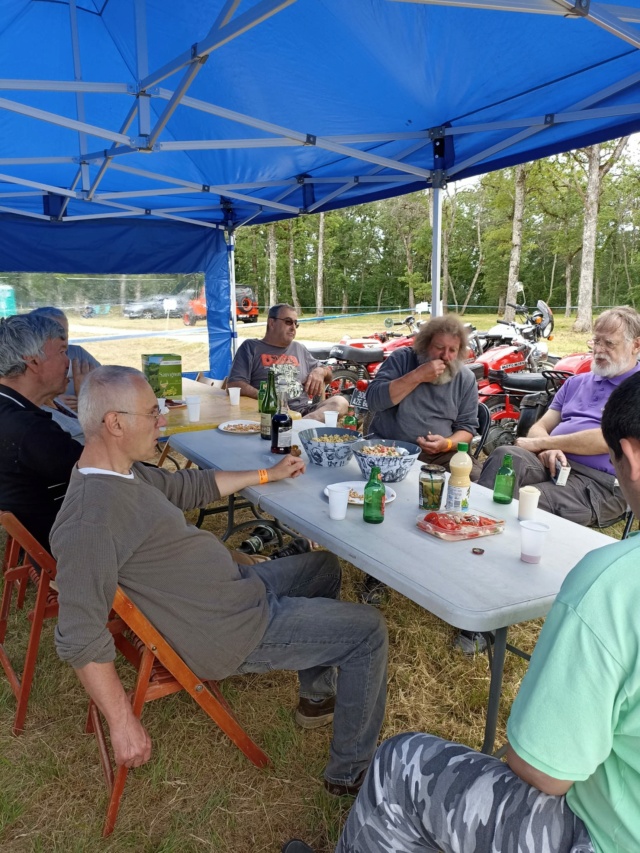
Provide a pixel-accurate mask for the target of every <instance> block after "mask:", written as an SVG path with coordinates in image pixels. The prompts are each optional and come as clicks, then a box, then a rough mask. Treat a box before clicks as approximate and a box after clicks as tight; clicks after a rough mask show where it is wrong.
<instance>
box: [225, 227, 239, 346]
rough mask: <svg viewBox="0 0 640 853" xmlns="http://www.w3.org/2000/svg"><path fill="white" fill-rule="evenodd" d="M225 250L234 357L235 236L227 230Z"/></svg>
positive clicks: (235, 327)
mask: <svg viewBox="0 0 640 853" xmlns="http://www.w3.org/2000/svg"><path fill="white" fill-rule="evenodd" d="M227 252H228V255H229V290H230V293H229V298H230V300H231V302H230V308H229V310H230V311H231V357H232V358H235V355H236V350H237V349H238V321H237V319H236V236H235V233H234V232H233V231H227Z"/></svg>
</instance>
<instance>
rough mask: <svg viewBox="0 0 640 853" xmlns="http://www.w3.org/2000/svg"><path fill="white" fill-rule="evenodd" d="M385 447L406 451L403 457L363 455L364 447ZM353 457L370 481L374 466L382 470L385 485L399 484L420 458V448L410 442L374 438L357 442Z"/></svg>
mask: <svg viewBox="0 0 640 853" xmlns="http://www.w3.org/2000/svg"><path fill="white" fill-rule="evenodd" d="M381 444H382V445H384V447H397V448H399V449H401V450H406V453H405V454H403V455H402V456H384V455H377V454H374V453H363V452H362V449H363V447H373V446H375V445H381ZM353 455H354V456H355V457H356V462H357V463H358V465H359V466H360V470H361V471H362V475H363V477H364V478H365V479H366V480H368V479H369V475H370V474H371V469H372V468H373V467H374V465H377V466H378V468H380V473H381V474H382V482H383V483H399V482H400V480H404V478H405V477H406V476H407V474H408V473H409V469H410V468H411V466H412V465H413V463H414V462H415V461H416V459H417V458H418V456H420V448H419V447H418V445H417V444H411V443H410V442H408V441H394V440H391V439H387V438H372V439H367V440H364V439H363V440H362V441H358V442H356V444H354V445H353Z"/></svg>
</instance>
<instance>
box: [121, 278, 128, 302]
mask: <svg viewBox="0 0 640 853" xmlns="http://www.w3.org/2000/svg"><path fill="white" fill-rule="evenodd" d="M126 301H127V277H126V275H121V276H120V304H121V305H124V303H125V302H126Z"/></svg>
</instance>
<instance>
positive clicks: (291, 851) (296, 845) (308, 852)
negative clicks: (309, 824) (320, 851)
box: [282, 838, 315, 853]
mask: <svg viewBox="0 0 640 853" xmlns="http://www.w3.org/2000/svg"><path fill="white" fill-rule="evenodd" d="M282 853H315V851H314V849H313V847H309V845H308V844H305V843H304V841H300V839H299V838H292V839H291V841H287V842H285V844H284V845H283V847H282Z"/></svg>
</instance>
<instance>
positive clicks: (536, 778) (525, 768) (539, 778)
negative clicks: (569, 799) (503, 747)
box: [507, 744, 573, 797]
mask: <svg viewBox="0 0 640 853" xmlns="http://www.w3.org/2000/svg"><path fill="white" fill-rule="evenodd" d="M507 764H508V765H509V767H510V768H511V769H512V770H513V772H514V773H515V774H516V776H519V777H520V778H521V779H522V781H523V782H526V783H527V785H533V787H534V788H537V789H538V790H539V791H542V793H543V794H550V795H551V796H553V797H562V796H564V794H566V793H567V791H568V790H569V788H570V787H571V786H572V785H573V781H572V780H570V779H556V778H555V776H547V774H546V773H543V772H542V771H541V770H536V768H535V767H533V766H532V765H531V764H529V762H528V761H525V760H524V758H520V756H519V755H518V753H517V752H516V751H515V750H514V749H513V747H512V746H511V744H509V745H508V746H507Z"/></svg>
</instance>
